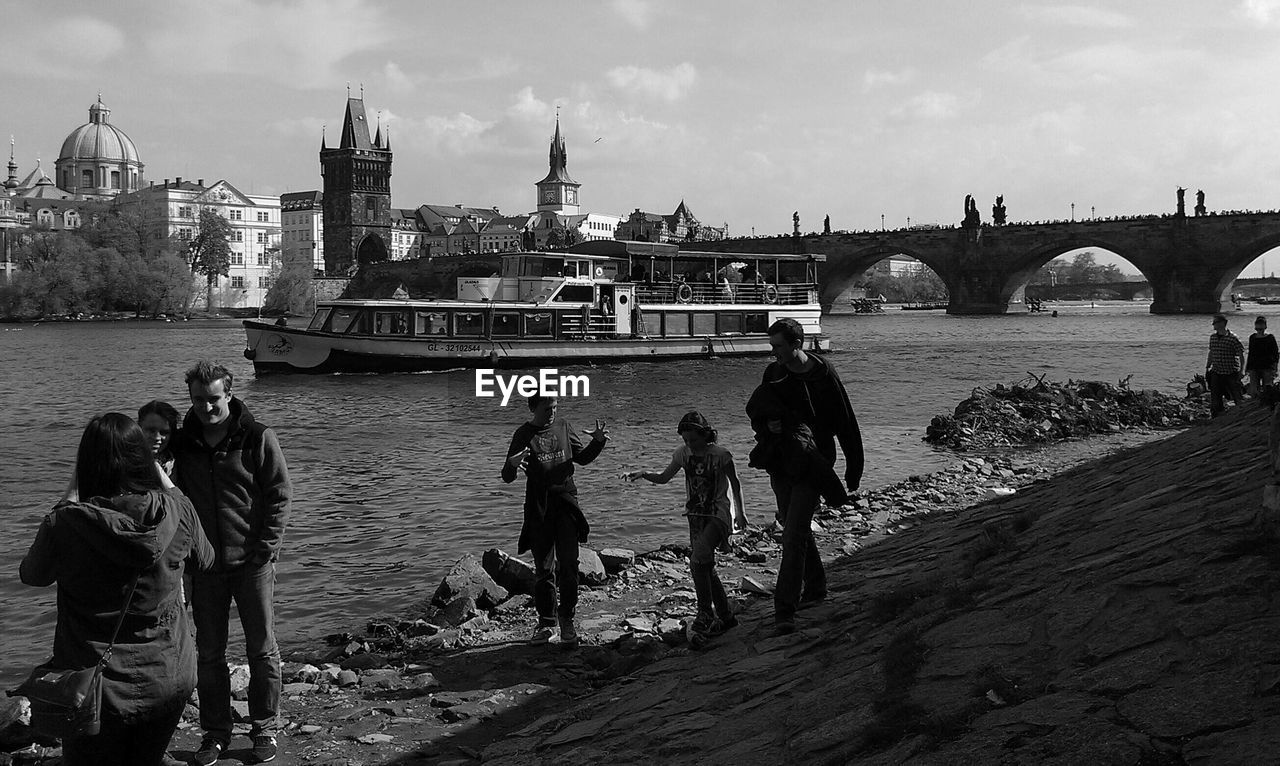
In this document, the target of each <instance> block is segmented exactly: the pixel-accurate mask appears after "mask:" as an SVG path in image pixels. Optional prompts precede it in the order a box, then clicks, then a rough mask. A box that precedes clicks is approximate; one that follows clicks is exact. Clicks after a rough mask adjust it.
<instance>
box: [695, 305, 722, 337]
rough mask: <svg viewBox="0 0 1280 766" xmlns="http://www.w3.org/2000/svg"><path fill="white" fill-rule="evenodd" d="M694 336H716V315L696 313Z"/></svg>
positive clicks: (706, 312)
mask: <svg viewBox="0 0 1280 766" xmlns="http://www.w3.org/2000/svg"><path fill="white" fill-rule="evenodd" d="M693 334H694V335H715V334H716V315H715V314H714V313H711V312H708V311H702V312H698V313H695V314H694V315H693Z"/></svg>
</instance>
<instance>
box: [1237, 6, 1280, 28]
mask: <svg viewBox="0 0 1280 766" xmlns="http://www.w3.org/2000/svg"><path fill="white" fill-rule="evenodd" d="M1236 13H1237V14H1239V15H1240V16H1243V17H1244V18H1245V19H1246V20H1248V21H1250V22H1252V23H1254V24H1257V25H1258V26H1261V27H1265V26H1267V25H1269V24H1270V23H1271V22H1272V20H1274V19H1275V18H1276V17H1277V16H1280V0H1242V2H1241V3H1240V7H1239V8H1237V9H1236Z"/></svg>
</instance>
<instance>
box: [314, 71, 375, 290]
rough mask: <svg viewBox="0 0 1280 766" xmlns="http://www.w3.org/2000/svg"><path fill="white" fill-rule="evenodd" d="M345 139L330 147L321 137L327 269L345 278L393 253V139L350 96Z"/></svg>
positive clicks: (355, 99)
mask: <svg viewBox="0 0 1280 766" xmlns="http://www.w3.org/2000/svg"><path fill="white" fill-rule="evenodd" d="M347 96H348V97H347V113H346V117H345V118H344V119H343V123H342V139H341V142H340V143H339V145H338V146H337V147H336V148H333V149H329V148H328V147H327V146H326V145H325V139H324V137H323V136H322V137H321V138H320V174H321V175H322V176H324V200H323V202H322V205H323V216H324V270H325V273H326V274H328V275H330V276H343V275H346V274H350V273H352V272H353V271H354V269H355V267H356V266H357V265H359V264H365V263H373V262H376V261H385V260H387V259H388V258H389V254H390V253H391V137H390V134H389V133H386V134H384V132H383V130H382V126H381V125H378V127H377V132H376V133H375V134H374V136H373V138H370V137H369V119H368V117H367V116H366V115H365V110H364V91H363V89H361V93H360V98H351V97H350V93H349V92H348V94H347Z"/></svg>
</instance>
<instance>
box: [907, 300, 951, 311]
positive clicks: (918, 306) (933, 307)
mask: <svg viewBox="0 0 1280 766" xmlns="http://www.w3.org/2000/svg"><path fill="white" fill-rule="evenodd" d="M948 305H949V304H947V303H945V302H941V301H930V302H926V303H904V304H902V310H903V311H937V310H938V309H945V308H946V307H947V306H948Z"/></svg>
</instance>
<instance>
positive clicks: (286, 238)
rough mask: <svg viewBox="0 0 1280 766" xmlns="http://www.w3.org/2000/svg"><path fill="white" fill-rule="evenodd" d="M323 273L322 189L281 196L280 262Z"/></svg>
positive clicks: (285, 265) (283, 264) (282, 264)
mask: <svg viewBox="0 0 1280 766" xmlns="http://www.w3.org/2000/svg"><path fill="white" fill-rule="evenodd" d="M295 264H298V265H304V266H308V267H310V268H311V269H312V270H313V271H316V272H319V273H321V274H323V273H324V205H323V195H322V194H321V193H320V192H319V191H302V192H288V193H286V194H281V195H280V265H281V266H282V267H287V266H292V265H295Z"/></svg>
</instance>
